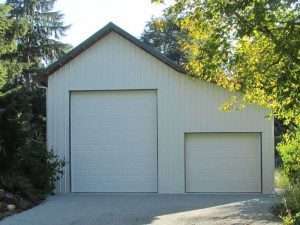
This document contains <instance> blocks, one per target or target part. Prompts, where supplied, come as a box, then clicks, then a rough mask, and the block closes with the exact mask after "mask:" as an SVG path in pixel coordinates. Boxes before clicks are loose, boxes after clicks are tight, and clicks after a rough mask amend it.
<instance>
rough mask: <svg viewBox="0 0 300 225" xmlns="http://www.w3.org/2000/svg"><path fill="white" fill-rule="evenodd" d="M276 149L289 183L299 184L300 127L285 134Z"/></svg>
mask: <svg viewBox="0 0 300 225" xmlns="http://www.w3.org/2000/svg"><path fill="white" fill-rule="evenodd" d="M278 150H279V153H280V156H281V159H282V161H283V170H284V173H285V174H286V175H287V176H288V178H289V181H290V182H291V184H300V129H299V128H298V129H297V130H296V131H295V132H294V133H289V134H287V135H285V136H284V139H283V141H282V142H281V143H280V144H279V145H278Z"/></svg>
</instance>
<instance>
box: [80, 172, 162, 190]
mask: <svg viewBox="0 0 300 225" xmlns="http://www.w3.org/2000/svg"><path fill="white" fill-rule="evenodd" d="M152 178H153V177H146V176H143V177H141V176H136V177H135V176H132V177H128V176H127V177H126V179H125V178H124V177H123V176H116V177H112V176H107V177H105V176H85V177H83V178H82V180H81V182H80V183H78V184H77V189H79V190H80V192H99V189H98V188H97V187H98V185H99V183H101V189H102V190H103V192H153V189H155V188H156V186H155V185H154V184H153V182H152V181H150V180H151V179H152ZM116 184H121V185H116ZM124 186H126V187H127V189H126V191H124ZM141 189H142V190H143V191H141Z"/></svg>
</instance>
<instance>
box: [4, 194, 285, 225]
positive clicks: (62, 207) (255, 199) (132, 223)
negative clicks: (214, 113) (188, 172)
mask: <svg viewBox="0 0 300 225" xmlns="http://www.w3.org/2000/svg"><path fill="white" fill-rule="evenodd" d="M273 203H274V198H273V197H267V196H263V195H198V194H187V195H184V194H182V195H164V194H158V195H157V194H66V195H58V196H54V197H51V198H49V199H48V200H47V201H46V202H45V203H43V204H42V205H40V206H38V207H36V208H33V209H31V210H29V211H27V212H24V213H21V214H19V215H16V216H13V217H10V218H7V219H6V220H4V221H3V223H1V222H0V225H4V224H10V225H19V224H23V225H27V224H28V225H41V224H43V225H62V224H64V225H102V224H103V225H108V224H109V225H146V224H154V225H171V224H172V225H211V224H222V225H226V224H230V225H232V224H234V225H238V224H240V225H245V224H247V225H248V224H272V225H273V224H280V223H279V221H278V220H277V219H276V218H275V217H274V216H273V215H272V214H271V213H270V207H271V206H272V204H273ZM26 222H27V223H26ZM28 222H30V223H28Z"/></svg>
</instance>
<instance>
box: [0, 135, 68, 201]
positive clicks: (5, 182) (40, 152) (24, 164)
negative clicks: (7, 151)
mask: <svg viewBox="0 0 300 225" xmlns="http://www.w3.org/2000/svg"><path fill="white" fill-rule="evenodd" d="M14 158H15V160H14V162H13V164H12V166H11V167H10V168H8V169H6V170H5V173H1V175H0V187H2V188H4V189H5V190H7V191H9V192H12V193H17V194H19V195H21V196H23V197H26V198H29V199H30V200H33V201H36V200H37V199H41V198H43V197H44V196H45V195H47V194H50V193H51V192H52V191H53V190H54V188H55V182H56V181H57V180H58V179H59V177H60V175H61V174H62V172H63V170H62V169H63V166H64V161H62V160H60V159H59V158H58V157H57V156H56V155H55V154H54V153H53V151H48V150H47V148H46V146H45V144H44V143H43V142H39V141H30V142H27V143H26V144H25V145H24V146H23V147H22V148H19V149H18V150H17V151H16V155H15V157H14Z"/></svg>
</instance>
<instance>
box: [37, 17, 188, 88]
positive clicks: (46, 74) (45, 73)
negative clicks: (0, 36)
mask: <svg viewBox="0 0 300 225" xmlns="http://www.w3.org/2000/svg"><path fill="white" fill-rule="evenodd" d="M110 32H115V33H117V34H119V35H120V36H122V37H123V38H125V39H127V40H128V41H130V42H131V43H133V44H134V45H136V46H137V47H139V48H141V49H143V50H144V51H145V52H147V53H149V54H150V55H152V56H154V57H155V58H157V59H158V60H160V61H161V62H163V63H164V64H166V65H168V66H169V67H171V68H173V69H174V70H176V71H177V72H180V73H185V71H184V69H183V68H182V67H181V66H179V65H178V64H176V63H175V62H173V61H172V60H170V59H169V58H167V57H166V56H164V55H163V54H161V53H160V52H159V51H157V50H156V49H154V48H152V47H150V46H149V45H146V44H145V43H143V42H141V41H140V40H138V39H137V38H135V37H134V36H132V35H131V34H129V33H128V32H126V31H125V30H123V29H121V28H120V27H118V26H117V25H115V24H114V23H111V22H110V23H108V24H107V25H106V26H104V27H103V28H102V29H100V30H99V31H97V32H96V33H95V34H93V35H92V36H91V37H89V38H88V39H86V40H85V41H84V42H82V43H81V44H79V45H78V46H77V47H75V48H73V49H72V50H71V51H70V52H69V53H67V54H66V55H65V56H63V57H62V58H61V59H59V60H57V61H56V62H54V63H53V64H51V65H50V66H48V67H47V68H46V69H45V70H44V71H43V72H42V73H41V75H40V81H41V83H42V84H43V85H46V86H47V80H48V77H49V76H51V74H53V73H54V72H55V71H57V70H58V69H60V68H61V67H63V66H64V65H65V64H67V63H68V62H70V61H71V60H73V59H74V58H75V57H77V56H78V55H79V54H80V53H82V52H83V51H85V50H86V49H88V48H89V47H91V46H92V45H93V44H95V43H96V42H97V41H98V40H100V39H101V38H103V37H104V36H106V35H107V34H109V33H110Z"/></svg>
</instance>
